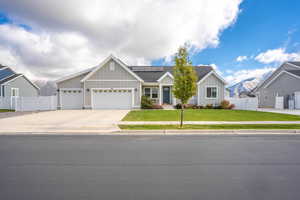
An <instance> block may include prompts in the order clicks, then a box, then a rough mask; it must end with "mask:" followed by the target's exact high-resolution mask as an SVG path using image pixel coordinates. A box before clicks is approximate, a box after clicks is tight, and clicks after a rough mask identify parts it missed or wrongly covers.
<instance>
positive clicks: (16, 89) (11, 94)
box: [10, 88, 20, 97]
mask: <svg viewBox="0 0 300 200" xmlns="http://www.w3.org/2000/svg"><path fill="white" fill-rule="evenodd" d="M14 90H15V91H16V94H17V95H16V96H13V91H14ZM10 96H11V97H19V96H20V93H19V88H11V89H10Z"/></svg>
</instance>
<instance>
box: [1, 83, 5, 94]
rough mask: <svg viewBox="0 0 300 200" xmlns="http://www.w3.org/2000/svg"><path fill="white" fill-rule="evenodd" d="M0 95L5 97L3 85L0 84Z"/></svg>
mask: <svg viewBox="0 0 300 200" xmlns="http://www.w3.org/2000/svg"><path fill="white" fill-rule="evenodd" d="M0 97H5V85H0Z"/></svg>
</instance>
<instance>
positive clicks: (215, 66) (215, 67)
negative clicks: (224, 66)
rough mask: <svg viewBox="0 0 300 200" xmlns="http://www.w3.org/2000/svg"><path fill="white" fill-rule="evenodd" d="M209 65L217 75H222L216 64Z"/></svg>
mask: <svg viewBox="0 0 300 200" xmlns="http://www.w3.org/2000/svg"><path fill="white" fill-rule="evenodd" d="M209 66H211V67H212V68H213V69H214V70H215V71H216V72H217V73H218V74H219V75H222V74H223V72H222V71H221V70H220V69H219V67H218V66H217V65H216V64H214V63H213V64H210V65H209Z"/></svg>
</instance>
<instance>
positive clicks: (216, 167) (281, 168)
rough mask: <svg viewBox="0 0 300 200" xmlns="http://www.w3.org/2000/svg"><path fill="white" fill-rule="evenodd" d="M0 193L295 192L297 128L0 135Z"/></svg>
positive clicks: (299, 191)
mask: <svg viewBox="0 0 300 200" xmlns="http://www.w3.org/2000/svg"><path fill="white" fill-rule="evenodd" d="M0 199H1V200H50V199H51V200H60V199H64V200H67V199H70V200H77V199H80V200H82V199H88V200H90V199H92V200H93V199H95V200H96V199H97V200H99V199H122V200H129V199H130V200H142V199H143V200H145V199H146V200H147V199H149V200H150V199H151V200H152V199H164V200H165V199H172V200H177V199H178V200H179V199H180V200H188V199H201V200H205V199H211V200H220V199H228V200H235V199H242V200H248V199H249V200H250V199H251V200H261V199H263V200H268V199H270V200H277V199H278V200H283V199H284V200H296V199H300V136H0Z"/></svg>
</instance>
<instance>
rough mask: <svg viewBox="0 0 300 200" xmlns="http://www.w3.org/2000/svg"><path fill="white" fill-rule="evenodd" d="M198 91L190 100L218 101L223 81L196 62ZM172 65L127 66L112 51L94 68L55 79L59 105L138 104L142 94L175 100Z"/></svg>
mask: <svg viewBox="0 0 300 200" xmlns="http://www.w3.org/2000/svg"><path fill="white" fill-rule="evenodd" d="M195 70H196V72H197V75H198V82H197V85H198V88H197V94H196V95H195V96H194V97H193V98H191V100H190V103H193V104H198V105H207V104H219V103H220V102H221V101H222V100H223V99H224V92H225V81H224V80H223V78H222V77H220V76H219V75H218V74H217V73H216V72H215V71H214V70H213V68H212V67H210V66H195ZM173 79H174V77H173V67H159V66H128V65H126V64H125V63H123V62H122V61H121V60H120V59H118V58H116V57H114V56H113V55H111V56H109V57H108V58H106V59H105V60H104V61H103V62H102V63H101V64H99V65H98V66H96V67H94V68H90V69H87V70H85V71H82V72H79V73H75V74H72V75H70V76H67V77H64V78H61V79H59V80H57V81H56V83H57V87H58V107H59V108H60V109H82V108H84V109H133V108H140V104H141V97H142V95H145V96H148V97H149V98H150V99H151V100H152V101H153V102H155V103H156V104H159V105H162V104H172V105H175V104H176V103H178V100H176V99H175V97H174V95H173V94H172V87H173Z"/></svg>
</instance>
